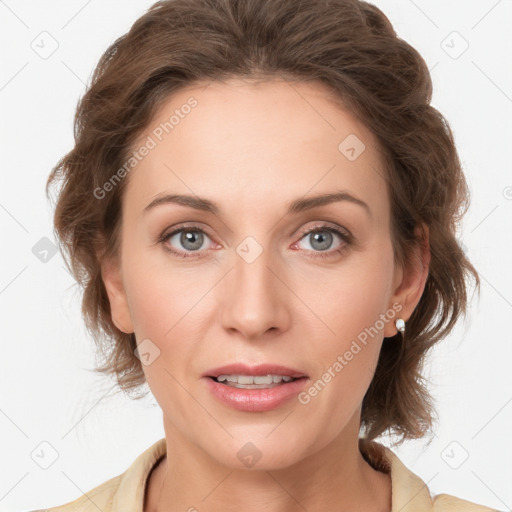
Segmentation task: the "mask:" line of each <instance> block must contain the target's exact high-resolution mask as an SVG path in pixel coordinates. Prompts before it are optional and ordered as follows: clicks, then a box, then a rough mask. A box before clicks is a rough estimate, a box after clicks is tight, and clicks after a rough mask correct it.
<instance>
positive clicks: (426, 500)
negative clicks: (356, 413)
mask: <svg viewBox="0 0 512 512" xmlns="http://www.w3.org/2000/svg"><path fill="white" fill-rule="evenodd" d="M359 446H360V450H361V453H362V454H363V456H364V457H365V459H366V460H367V462H368V463H369V464H370V465H371V466H373V467H374V469H377V470H379V471H383V472H385V473H388V474H389V475H390V476H391V488H392V490H391V493H392V510H391V512H500V511H497V510H496V509H493V508H490V507H487V506H485V505H481V504H478V503H473V502H471V501H467V500H465V499H463V498H459V497H457V496H452V495H450V494H444V493H443V494H437V495H436V494H433V493H432V491H431V490H430V489H429V488H428V486H427V484H426V483H425V482H424V481H423V480H422V479H421V478H420V477H419V476H418V475H417V474H415V473H414V472H413V471H411V470H410V469H409V468H408V467H407V466H406V465H405V464H404V463H403V462H402V460H400V458H399V457H398V456H397V455H396V454H395V453H394V452H393V451H392V450H391V449H390V448H388V447H387V446H385V445H383V444H381V443H378V442H376V441H368V440H367V439H360V441H359Z"/></svg>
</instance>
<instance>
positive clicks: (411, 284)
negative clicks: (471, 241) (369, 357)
mask: <svg viewBox="0 0 512 512" xmlns="http://www.w3.org/2000/svg"><path fill="white" fill-rule="evenodd" d="M414 235H415V236H416V237H417V238H418V239H419V240H420V243H419V247H418V248H417V250H416V252H415V254H414V257H413V258H411V260H410V261H407V262H406V268H403V267H402V266H399V265H397V266H396V267H395V274H394V278H393V290H394V293H393V296H392V297H391V298H390V303H389V307H390V308H392V305H393V304H395V305H396V304H397V303H398V304H400V305H401V306H402V309H401V310H400V311H398V312H397V314H396V317H395V318H394V320H396V318H403V319H404V320H405V322H407V320H408V319H409V318H410V317H411V315H412V313H413V312H414V309H415V308H416V306H417V305H418V303H419V301H420V299H421V296H422V294H423V290H424V289H425V284H426V282H427V277H428V272H429V265H430V258H431V254H430V243H429V228H428V226H427V225H426V224H424V223H423V224H421V225H418V226H416V228H415V229H414ZM395 307H396V306H395ZM393 309H395V308H393ZM397 333H398V330H397V328H396V326H395V322H394V321H393V322H388V323H387V324H386V327H385V329H384V337H386V338H388V337H391V336H395V334H397Z"/></svg>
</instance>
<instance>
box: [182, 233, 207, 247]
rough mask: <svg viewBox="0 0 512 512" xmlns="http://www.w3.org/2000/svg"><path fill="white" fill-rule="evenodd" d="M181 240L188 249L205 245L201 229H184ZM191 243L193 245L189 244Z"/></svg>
mask: <svg viewBox="0 0 512 512" xmlns="http://www.w3.org/2000/svg"><path fill="white" fill-rule="evenodd" d="M180 242H181V244H182V245H183V247H185V248H186V249H188V250H190V251H194V250H197V249H199V248H200V247H201V246H202V245H203V234H202V233H200V232H199V231H184V232H183V233H182V234H181V237H180ZM189 243H191V245H188V244H189Z"/></svg>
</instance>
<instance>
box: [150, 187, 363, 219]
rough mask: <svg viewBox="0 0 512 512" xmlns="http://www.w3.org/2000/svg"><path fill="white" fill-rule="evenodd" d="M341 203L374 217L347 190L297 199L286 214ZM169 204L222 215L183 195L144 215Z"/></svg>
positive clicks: (157, 200)
mask: <svg viewBox="0 0 512 512" xmlns="http://www.w3.org/2000/svg"><path fill="white" fill-rule="evenodd" d="M341 201H348V202H350V203H353V204H357V205H359V206H361V207H362V208H363V209H364V210H365V212H366V214H367V215H368V216H369V217H370V218H371V217H372V212H371V210H370V207H369V206H368V205H367V204H366V203H365V202H364V201H363V200H361V199H359V198H357V197H355V196H353V195H352V194H350V193H349V192H348V191H346V190H340V191H338V192H334V193H330V194H320V195H316V196H312V197H307V198H299V199H296V200H294V201H292V202H291V203H290V204H289V205H288V209H287V212H286V214H290V213H300V212H303V211H306V210H311V209H312V208H317V207H320V206H325V205H327V204H331V203H336V202H341ZM169 203H174V204H180V205H183V206H188V207H190V208H194V209H195V210H201V211H205V212H208V213H212V214H214V215H219V213H220V208H219V207H218V206H217V205H216V204H215V203H214V202H212V201H210V200H209V199H205V198H202V197H198V196H190V195H182V194H165V195H162V196H158V197H156V198H155V199H153V201H151V203H149V204H148V205H147V206H146V207H145V208H144V213H146V212H148V211H149V210H152V209H153V208H156V207H157V206H160V205H162V204H169Z"/></svg>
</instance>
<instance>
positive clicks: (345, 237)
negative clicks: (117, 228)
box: [158, 224, 353, 259]
mask: <svg viewBox="0 0 512 512" xmlns="http://www.w3.org/2000/svg"><path fill="white" fill-rule="evenodd" d="M182 231H199V232H201V233H203V234H204V235H206V236H209V235H208V233H206V232H205V231H204V230H203V229H202V228H201V227H199V226H197V225H194V224H187V225H182V226H179V227H178V228H177V229H175V230H173V231H171V232H170V233H164V234H163V235H161V236H160V237H159V239H158V242H159V243H161V244H163V245H164V248H165V250H166V251H169V252H170V253H172V254H174V255H175V256H178V257H179V258H199V257H200V256H197V253H198V251H193V252H191V253H186V252H182V251H177V250H175V249H172V248H171V247H170V246H169V244H167V243H166V242H167V241H168V240H169V239H170V238H171V237H173V236H174V235H175V234H176V233H180V232H182ZM323 231H329V232H331V233H335V234H336V235H338V236H339V237H340V238H341V240H342V241H343V242H344V243H343V245H342V246H341V247H339V248H338V249H335V250H333V251H313V252H314V253H315V255H314V256H313V258H321V259H325V258H332V257H334V256H336V255H340V254H342V253H344V252H345V250H347V249H348V246H350V245H351V244H352V242H353V237H352V235H351V234H349V233H348V232H345V231H342V230H341V229H338V228H335V227H333V226H331V225H329V224H319V225H316V226H314V227H312V228H309V229H307V230H306V231H303V232H300V238H299V241H300V240H302V239H303V238H304V237H305V236H306V235H310V234H311V233H317V232H318V233H321V232H323ZM306 251H307V250H306Z"/></svg>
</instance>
